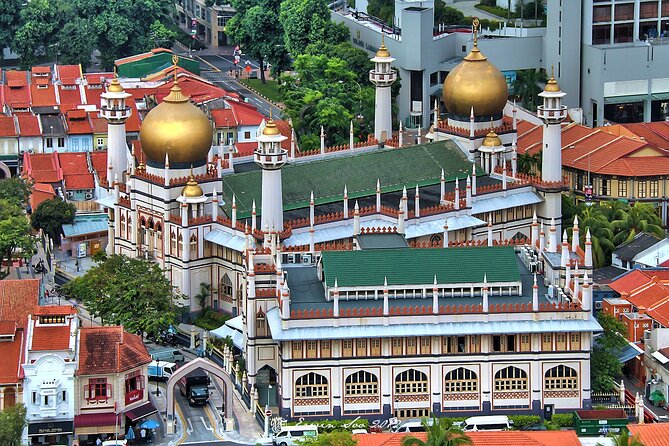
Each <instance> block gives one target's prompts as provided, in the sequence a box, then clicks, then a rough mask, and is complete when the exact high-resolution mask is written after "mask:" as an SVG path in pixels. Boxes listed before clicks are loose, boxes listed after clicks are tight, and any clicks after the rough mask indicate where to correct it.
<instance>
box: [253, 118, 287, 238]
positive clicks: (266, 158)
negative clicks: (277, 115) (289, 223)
mask: <svg viewBox="0 0 669 446" xmlns="http://www.w3.org/2000/svg"><path fill="white" fill-rule="evenodd" d="M256 139H257V140H258V148H257V149H256V151H255V153H254V155H253V157H254V161H255V162H256V164H258V165H259V166H260V167H261V168H262V204H261V215H260V219H261V224H260V228H261V229H263V230H264V229H265V228H276V230H277V231H281V230H283V193H282V188H281V168H282V167H283V165H284V164H286V161H287V160H288V151H287V150H285V149H282V148H281V142H282V141H285V140H286V139H288V138H286V137H285V136H283V135H282V134H281V132H280V131H279V129H278V128H277V126H276V124H274V121H273V120H272V116H271V115H270V118H269V121H267V124H266V125H265V128H264V129H263V130H262V132H261V134H260V135H258V136H257V137H256Z"/></svg>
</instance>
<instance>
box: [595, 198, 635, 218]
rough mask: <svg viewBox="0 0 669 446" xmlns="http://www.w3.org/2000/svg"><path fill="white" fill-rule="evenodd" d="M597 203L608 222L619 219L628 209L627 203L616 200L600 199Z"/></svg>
mask: <svg viewBox="0 0 669 446" xmlns="http://www.w3.org/2000/svg"><path fill="white" fill-rule="evenodd" d="M599 204H600V206H602V211H603V212H604V214H605V215H606V218H608V220H609V221H610V222H613V221H614V220H619V219H621V218H622V217H624V216H625V214H626V212H627V211H628V210H629V204H627V203H624V202H622V201H618V200H608V201H602V202H600V203H599Z"/></svg>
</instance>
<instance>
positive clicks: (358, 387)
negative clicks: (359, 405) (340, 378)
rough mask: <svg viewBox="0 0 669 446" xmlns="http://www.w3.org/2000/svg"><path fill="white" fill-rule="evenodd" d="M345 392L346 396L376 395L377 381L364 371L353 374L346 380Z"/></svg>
mask: <svg viewBox="0 0 669 446" xmlns="http://www.w3.org/2000/svg"><path fill="white" fill-rule="evenodd" d="M345 384H346V386H345V392H346V396H358V395H378V394H379V380H378V378H377V377H376V376H375V375H373V374H371V373H369V372H366V371H364V370H360V371H359V372H355V373H354V374H352V375H349V377H348V378H346V383H345Z"/></svg>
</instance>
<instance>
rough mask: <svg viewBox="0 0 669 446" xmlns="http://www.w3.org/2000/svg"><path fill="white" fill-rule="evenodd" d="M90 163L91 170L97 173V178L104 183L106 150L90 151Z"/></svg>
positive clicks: (105, 177) (105, 176)
mask: <svg viewBox="0 0 669 446" xmlns="http://www.w3.org/2000/svg"><path fill="white" fill-rule="evenodd" d="M91 164H92V165H93V170H95V172H96V173H97V174H98V180H99V181H100V183H101V184H106V180H107V170H108V169H107V168H108V166H107V151H106V150H99V151H97V150H96V151H94V152H91Z"/></svg>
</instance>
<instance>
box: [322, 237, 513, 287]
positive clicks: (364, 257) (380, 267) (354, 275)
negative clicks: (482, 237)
mask: <svg viewBox="0 0 669 446" xmlns="http://www.w3.org/2000/svg"><path fill="white" fill-rule="evenodd" d="M323 272H324V274H325V280H326V283H327V285H328V286H333V285H334V281H335V278H336V279H337V285H338V286H339V287H356V286H379V285H383V282H384V279H385V278H388V285H425V284H432V283H434V276H435V274H436V276H437V282H438V283H440V284H445V283H481V282H483V275H484V274H487V276H488V282H520V271H519V270H518V262H517V260H516V254H515V252H514V248H513V247H512V246H490V247H475V248H434V249H409V248H393V249H370V250H362V251H324V252H323Z"/></svg>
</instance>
